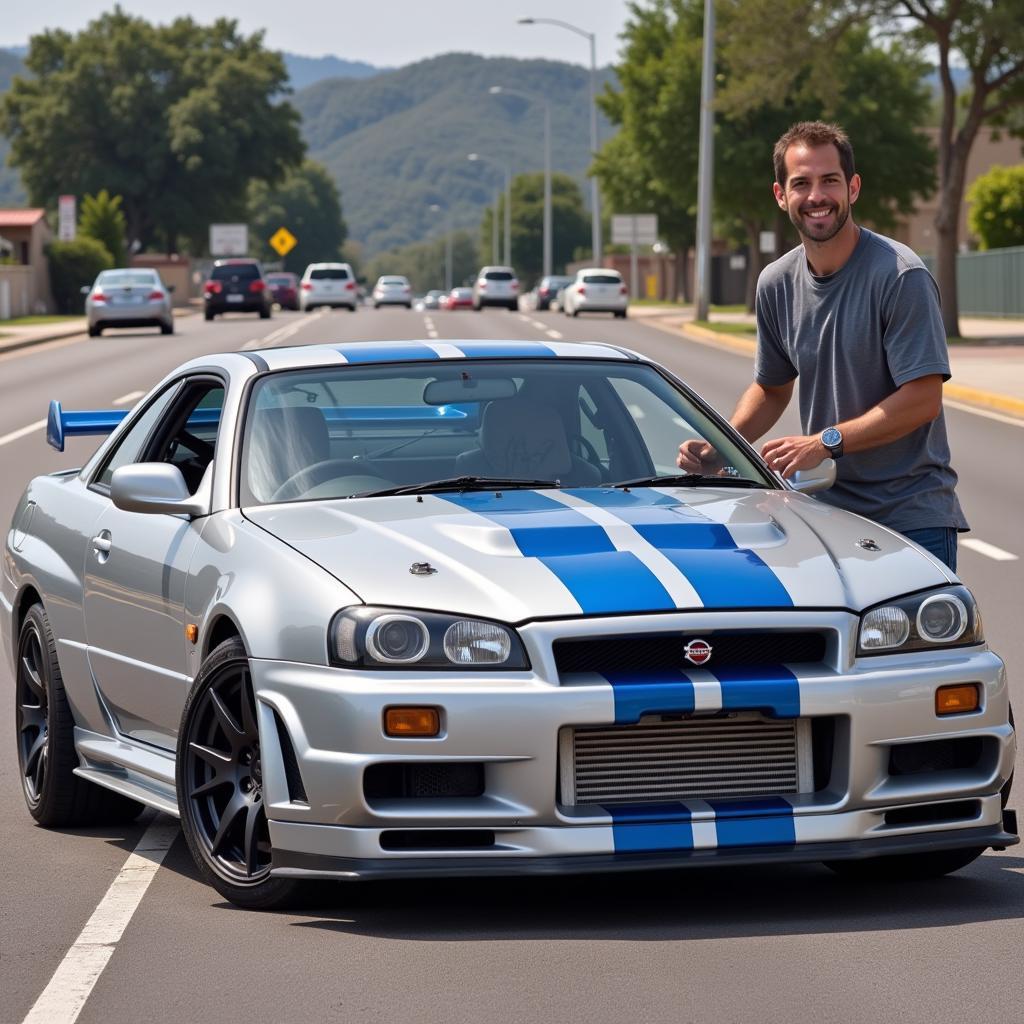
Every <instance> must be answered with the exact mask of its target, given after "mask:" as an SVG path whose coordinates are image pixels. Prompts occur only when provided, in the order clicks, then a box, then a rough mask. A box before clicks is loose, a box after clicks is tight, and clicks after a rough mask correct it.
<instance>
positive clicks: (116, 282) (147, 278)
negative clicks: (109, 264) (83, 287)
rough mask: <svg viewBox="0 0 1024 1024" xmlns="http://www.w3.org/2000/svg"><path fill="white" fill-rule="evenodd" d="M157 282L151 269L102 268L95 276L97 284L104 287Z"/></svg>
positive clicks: (123, 286)
mask: <svg viewBox="0 0 1024 1024" xmlns="http://www.w3.org/2000/svg"><path fill="white" fill-rule="evenodd" d="M156 283H157V276H156V272H155V271H152V270H104V271H103V272H102V273H101V274H100V276H99V277H97V278H96V284H97V285H103V286H104V287H106V288H130V287H131V286H132V285H135V286H136V287H139V286H140V285H141V286H145V285H153V284H156Z"/></svg>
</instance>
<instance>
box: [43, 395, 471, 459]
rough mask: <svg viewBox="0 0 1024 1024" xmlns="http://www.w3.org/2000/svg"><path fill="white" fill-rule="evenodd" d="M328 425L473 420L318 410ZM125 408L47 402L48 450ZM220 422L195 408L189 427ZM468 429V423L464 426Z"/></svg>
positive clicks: (443, 413)
mask: <svg viewBox="0 0 1024 1024" xmlns="http://www.w3.org/2000/svg"><path fill="white" fill-rule="evenodd" d="M320 411H321V412H322V413H323V415H324V419H326V420H327V422H328V423H403V424H407V423H433V422H434V421H436V420H439V419H444V420H469V421H472V420H474V419H475V418H476V417H475V416H474V413H475V412H477V411H478V410H475V409H474V407H473V406H465V405H463V406H459V405H437V406H428V407H426V408H417V407H410V406H394V407H382V406H379V405H376V406H375V405H371V406H350V407H349V408H347V409H338V408H327V409H321V410H320ZM128 412H129V410H128V409H93V410H83V411H76V412H65V411H64V410H63V409H62V408H61V407H60V402H58V401H57V400H56V399H54V400H53V401H52V402H50V411H49V413H48V414H47V417H46V440H47V443H48V444H49V445H50V447H51V448H56V449H57V451H59V452H62V451H64V439H65V438H66V437H78V436H85V435H87V434H109V433H110V432H111V431H112V430H114V429H115V428H116V427H117V426H118V425H119V424H120V422H121V421H122V420H123V419H124V418H125V416H127V415H128ZM219 420H220V409H195V410H194V411H193V412H192V415H191V416H189V418H188V421H189V423H190V424H196V425H198V424H203V425H210V424H216V423H217V422H218V421H219ZM466 425H467V426H469V425H471V423H467V424H466Z"/></svg>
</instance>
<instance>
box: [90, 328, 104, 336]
mask: <svg viewBox="0 0 1024 1024" xmlns="http://www.w3.org/2000/svg"><path fill="white" fill-rule="evenodd" d="M102 333H103V328H102V327H90V328H89V337H90V338H98V337H99V336H100V335H101V334H102Z"/></svg>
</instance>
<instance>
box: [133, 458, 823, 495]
mask: <svg viewBox="0 0 1024 1024" xmlns="http://www.w3.org/2000/svg"><path fill="white" fill-rule="evenodd" d="M114 475H115V476H116V475H117V471H116V470H115V474H114ZM835 482H836V463H835V459H825V460H824V461H822V462H820V463H818V465H817V466H815V467H814V468H813V469H798V470H797V471H796V472H795V473H794V474H793V475H792V476H791V477H790V478H789V479H788V480H787V481H786V483H788V484H789V486H790V487H792V488H793V490H794V491H799V492H800V493H801V494H814V493H815V491H827V490H828V489H829V488H830V487H831V486H832V485H833V484H834V483H835Z"/></svg>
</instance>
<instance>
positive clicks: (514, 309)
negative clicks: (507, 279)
mask: <svg viewBox="0 0 1024 1024" xmlns="http://www.w3.org/2000/svg"><path fill="white" fill-rule="evenodd" d="M508 311H509V312H510V313H518V312H519V303H518V302H510V303H509V304H508Z"/></svg>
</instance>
